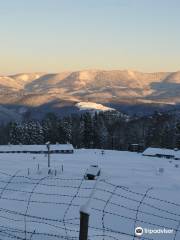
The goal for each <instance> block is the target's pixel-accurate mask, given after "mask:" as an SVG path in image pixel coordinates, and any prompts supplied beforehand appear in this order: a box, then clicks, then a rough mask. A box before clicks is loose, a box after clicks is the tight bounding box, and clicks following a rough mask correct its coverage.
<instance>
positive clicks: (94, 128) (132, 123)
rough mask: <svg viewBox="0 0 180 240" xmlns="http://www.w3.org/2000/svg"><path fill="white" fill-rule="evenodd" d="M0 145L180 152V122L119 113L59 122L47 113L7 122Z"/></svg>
mask: <svg viewBox="0 0 180 240" xmlns="http://www.w3.org/2000/svg"><path fill="white" fill-rule="evenodd" d="M0 136H1V138H0V144H43V143H46V142H48V141H50V143H52V144H55V143H67V142H69V143H72V144H73V146H74V147H75V148H98V149H116V150H128V148H129V146H130V145H131V144H141V145H143V146H144V148H146V147H149V146H152V147H162V148H180V121H179V120H177V118H176V117H175V116H174V115H172V114H168V113H158V112H155V113H154V114H153V115H151V116H144V117H137V116H133V117H127V115H123V114H120V113H118V112H99V113H97V112H95V113H94V114H92V113H89V112H86V113H84V114H82V115H70V116H68V117H64V118H59V117H57V116H56V115H55V114H53V113H48V114H47V115H46V116H45V117H44V119H43V120H28V121H27V120H26V121H23V122H19V123H18V122H10V123H8V124H3V125H1V126H0Z"/></svg>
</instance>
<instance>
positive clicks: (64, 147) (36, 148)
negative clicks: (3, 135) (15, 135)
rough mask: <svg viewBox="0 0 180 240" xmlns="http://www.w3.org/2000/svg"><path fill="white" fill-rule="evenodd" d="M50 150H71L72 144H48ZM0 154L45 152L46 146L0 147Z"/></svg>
mask: <svg viewBox="0 0 180 240" xmlns="http://www.w3.org/2000/svg"><path fill="white" fill-rule="evenodd" d="M50 150H53V151H55V150H73V146H72V144H50ZM0 151H1V152H8V151H47V146H46V145H45V144H44V145H21V144H19V145H11V144H9V145H0Z"/></svg>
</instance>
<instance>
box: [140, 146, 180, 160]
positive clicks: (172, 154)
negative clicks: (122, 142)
mask: <svg viewBox="0 0 180 240" xmlns="http://www.w3.org/2000/svg"><path fill="white" fill-rule="evenodd" d="M142 154H143V156H149V157H159V158H168V159H171V158H172V159H175V160H180V150H177V149H166V148H152V147H149V148H147V149H146V150H145V151H144V152H143V153H142Z"/></svg>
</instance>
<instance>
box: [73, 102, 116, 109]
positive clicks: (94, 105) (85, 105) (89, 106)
mask: <svg viewBox="0 0 180 240" xmlns="http://www.w3.org/2000/svg"><path fill="white" fill-rule="evenodd" d="M76 107H78V108H79V109H80V110H94V111H115V109H113V108H109V107H106V106H103V105H102V104H98V103H94V102H79V103H77V104H76Z"/></svg>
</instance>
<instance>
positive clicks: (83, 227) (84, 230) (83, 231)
mask: <svg viewBox="0 0 180 240" xmlns="http://www.w3.org/2000/svg"><path fill="white" fill-rule="evenodd" d="M88 224H89V214H88V213H86V212H83V211H80V231H79V240H88Z"/></svg>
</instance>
